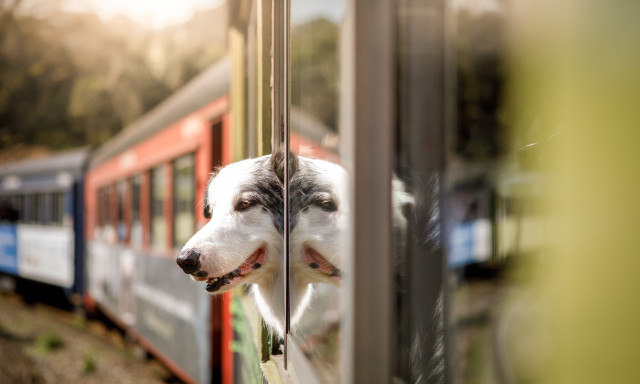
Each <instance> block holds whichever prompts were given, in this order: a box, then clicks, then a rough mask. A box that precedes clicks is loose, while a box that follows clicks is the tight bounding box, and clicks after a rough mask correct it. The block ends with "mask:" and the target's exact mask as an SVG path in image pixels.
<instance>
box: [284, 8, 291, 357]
mask: <svg viewBox="0 0 640 384" xmlns="http://www.w3.org/2000/svg"><path fill="white" fill-rule="evenodd" d="M284 2H285V4H284V17H283V19H284V25H283V28H284V34H283V38H284V42H283V54H284V63H283V66H284V68H283V69H284V70H283V73H284V76H283V77H284V79H283V80H284V81H283V83H284V88H283V91H284V92H283V93H284V111H283V112H284V113H283V116H284V118H283V125H284V145H285V151H284V163H285V167H284V270H285V274H284V276H285V280H284V281H285V283H284V288H285V289H284V290H285V298H284V313H285V327H284V333H285V337H284V369H287V361H288V350H287V339H288V337H287V336H288V335H289V330H290V329H291V320H290V317H291V316H290V315H291V303H290V295H289V6H290V4H289V0H284Z"/></svg>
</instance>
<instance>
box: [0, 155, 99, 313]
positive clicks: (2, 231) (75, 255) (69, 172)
mask: <svg viewBox="0 0 640 384" xmlns="http://www.w3.org/2000/svg"><path fill="white" fill-rule="evenodd" d="M89 152H90V151H89V149H88V148H82V149H76V150H71V151H66V152H61V153H58V154H54V155H51V156H48V157H44V158H43V157H40V158H37V159H33V160H25V161H20V162H14V163H7V164H3V165H0V272H1V273H4V274H7V275H12V276H17V277H20V278H24V279H27V280H33V281H37V282H41V283H46V284H50V285H53V286H57V287H60V288H62V289H63V290H64V292H65V293H66V295H67V296H68V297H69V298H70V299H72V298H73V299H75V298H77V299H80V298H81V294H82V292H83V291H84V240H83V227H84V216H83V206H84V170H85V167H86V163H87V160H88V156H89ZM73 301H74V302H75V301H76V300H73Z"/></svg>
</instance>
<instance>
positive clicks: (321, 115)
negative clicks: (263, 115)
mask: <svg viewBox="0 0 640 384" xmlns="http://www.w3.org/2000/svg"><path fill="white" fill-rule="evenodd" d="M338 32H339V31H338V26H337V25H336V24H334V23H332V22H331V21H329V20H327V19H316V20H313V21H311V22H308V23H305V24H301V25H294V26H293V28H292V31H291V104H292V105H295V106H297V107H300V109H302V110H303V111H305V112H307V113H309V114H311V115H313V116H315V117H316V118H318V119H319V120H320V121H322V122H323V123H325V124H326V125H327V126H328V127H330V128H332V129H334V130H337V126H338V100H339V99H338V81H339V76H340V74H339V71H338V68H339V63H338V37H339V36H338Z"/></svg>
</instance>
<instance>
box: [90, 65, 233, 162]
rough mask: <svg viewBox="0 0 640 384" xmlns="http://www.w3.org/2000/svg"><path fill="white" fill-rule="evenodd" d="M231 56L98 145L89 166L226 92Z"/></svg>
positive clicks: (141, 139)
mask: <svg viewBox="0 0 640 384" xmlns="http://www.w3.org/2000/svg"><path fill="white" fill-rule="evenodd" d="M230 66H231V60H230V59H229V57H224V58H222V59H220V60H218V61H217V62H216V63H215V64H213V65H212V66H210V67H209V68H207V69H206V70H205V71H203V72H202V73H201V74H199V75H198V76H196V77H195V78H194V79H193V80H191V81H190V82H188V83H187V84H186V85H184V86H183V87H182V88H180V89H179V90H178V91H176V92H175V93H173V94H172V95H171V96H169V97H168V98H167V99H165V100H164V101H163V102H161V103H160V104H158V105H157V106H156V107H155V108H153V109H152V110H151V111H149V112H147V113H146V114H144V115H143V116H142V117H141V118H139V119H138V120H136V121H135V122H133V123H132V124H131V125H129V126H128V127H126V128H125V129H124V130H123V131H122V132H120V133H119V134H118V135H116V136H115V137H114V138H113V139H111V140H109V141H108V142H106V143H105V144H104V145H102V146H100V147H99V148H98V149H97V150H96V151H95V152H94V154H93V156H92V157H91V160H90V163H89V167H90V168H93V167H96V166H98V165H100V164H102V163H103V162H105V161H106V160H109V159H110V158H112V157H113V156H115V155H118V154H119V153H122V152H124V151H126V150H127V149H128V148H130V147H132V146H134V145H135V144H137V143H139V142H142V141H143V140H144V139H146V138H148V137H149V136H151V135H153V134H155V133H156V132H159V131H162V130H163V129H165V128H167V127H168V126H170V125H171V124H173V123H175V122H176V121H178V120H180V119H181V118H183V117H185V116H187V115H189V114H190V113H192V112H194V111H196V110H198V109H200V108H202V107H204V106H205V105H207V104H208V103H210V102H212V101H214V100H216V99H218V98H220V97H222V96H223V95H225V94H226V93H227V88H228V85H229V73H230Z"/></svg>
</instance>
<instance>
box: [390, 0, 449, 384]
mask: <svg viewBox="0 0 640 384" xmlns="http://www.w3.org/2000/svg"><path fill="white" fill-rule="evenodd" d="M444 15H445V12H444V6H443V2H439V1H427V2H425V1H411V0H410V1H404V2H399V3H398V4H397V10H396V18H397V37H396V38H397V65H398V71H397V77H396V84H397V90H398V92H397V99H396V103H397V104H396V111H397V121H396V124H397V125H396V129H395V135H394V136H395V147H394V148H395V149H396V153H395V156H394V158H395V164H394V175H393V179H392V186H391V191H392V202H393V205H392V207H391V209H392V214H393V216H392V218H393V219H392V220H393V235H394V248H393V250H394V265H395V266H396V269H395V271H394V272H395V273H394V281H395V283H396V287H395V290H396V294H395V295H394V298H395V302H394V306H395V308H397V311H396V312H395V313H394V315H395V319H394V322H395V324H394V325H395V332H394V333H395V337H396V338H397V341H398V342H397V350H396V351H395V356H396V362H395V364H394V366H393V376H394V380H395V381H396V382H398V383H444V382H445V361H444V334H443V332H444V302H443V300H444V289H445V284H444V279H443V273H442V272H443V269H444V264H445V261H444V254H443V251H442V244H441V241H440V236H441V233H440V231H441V215H440V212H441V211H440V207H441V201H440V199H441V194H440V192H441V191H440V185H441V182H442V179H443V177H442V171H443V159H444V156H443V150H444V148H443V147H444V130H443V125H444V121H445V118H444V113H445V108H444V97H445V96H444V86H443V84H444V74H445V70H444V67H443V61H444V49H443V48H444V20H445V19H444Z"/></svg>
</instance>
